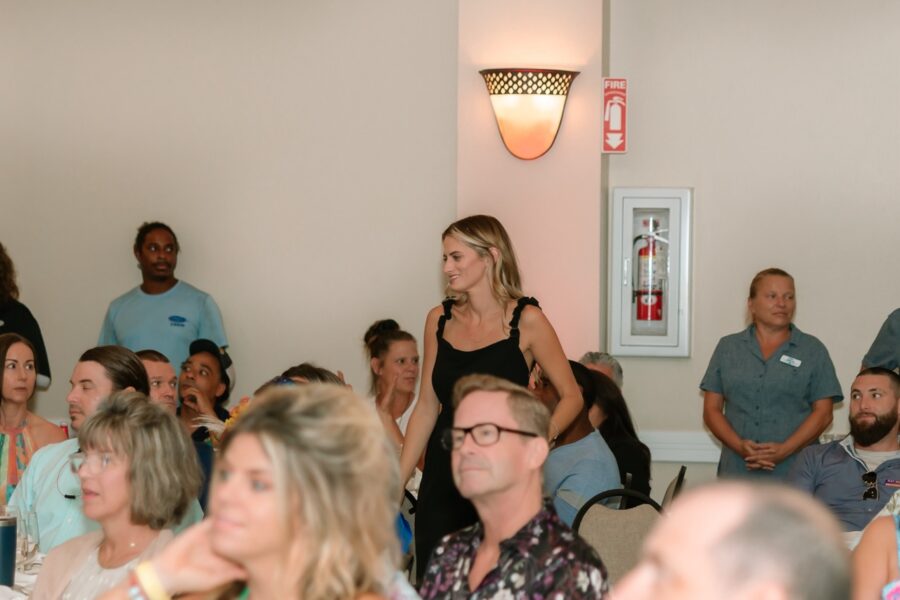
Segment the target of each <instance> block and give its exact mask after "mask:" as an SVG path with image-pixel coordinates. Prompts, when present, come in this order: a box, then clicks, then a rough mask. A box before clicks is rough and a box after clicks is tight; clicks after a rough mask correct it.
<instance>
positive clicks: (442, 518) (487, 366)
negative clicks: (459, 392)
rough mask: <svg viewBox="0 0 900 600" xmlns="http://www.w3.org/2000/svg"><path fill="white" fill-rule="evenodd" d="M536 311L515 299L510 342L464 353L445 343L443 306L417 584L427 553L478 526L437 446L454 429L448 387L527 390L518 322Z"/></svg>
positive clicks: (419, 511) (447, 315) (447, 304)
mask: <svg viewBox="0 0 900 600" xmlns="http://www.w3.org/2000/svg"><path fill="white" fill-rule="evenodd" d="M529 304H530V305H532V306H538V303H537V300H535V299H534V298H520V299H519V301H518V303H517V304H516V308H515V310H514V311H513V316H512V320H511V321H510V322H509V330H510V331H509V337H508V338H506V339H505V340H500V341H499V342H495V343H493V344H491V345H489V346H485V347H484V348H479V349H477V350H471V351H468V352H465V351H462V350H457V349H456V348H454V347H453V346H451V345H450V343H449V342H447V340H445V339H444V324H445V323H446V322H447V319H451V318H453V317H452V314H451V312H450V309H451V307H452V306H453V300H445V301H444V302H443V305H444V314H443V315H442V316H441V318H440V320H439V321H438V327H437V342H438V346H437V355H436V356H435V359H434V369H433V371H432V374H431V385H432V387H433V388H434V393H435V396H436V397H437V400H438V402H440V403H441V412H440V414H439V415H438V418H437V421H436V422H435V425H434V430H433V431H432V432H431V437H430V438H428V446H427V449H426V451H425V469H424V471H423V472H422V483H421V485H420V486H419V502H418V506H417V508H416V572H417V574H418V578H417V581H421V577H422V575H423V574H424V573H425V567H426V565H427V563H428V559H429V557H430V556H431V551H432V550H433V549H434V547H435V546H437V544H438V542H439V541H440V540H441V538H442V537H444V536H445V535H447V534H448V533H453V532H454V531H457V530H459V529H462V528H464V527H468V526H469V525H472V524H473V523H475V521H477V520H478V515H477V514H476V513H475V508H474V507H473V506H472V503H471V502H469V501H468V500H466V499H465V498H463V497H462V496H460V494H459V492H458V491H457V490H456V485H455V484H454V483H453V475H452V473H451V472H450V453H449V452H448V451H447V450H445V449H444V447H443V446H442V445H441V434H442V433H443V431H444V430H445V429H448V428H449V427H452V426H453V386H454V384H455V383H456V381H457V380H458V379H459V378H461V377H463V376H465V375H472V374H475V373H480V374H484V375H494V376H496V377H502V378H504V379H508V380H509V381H512V382H513V383H517V384H519V385H522V386H525V385H528V374H529V371H530V367H529V365H528V363H527V361H526V360H525V357H524V356H523V355H522V351H521V350H520V349H519V317H520V316H521V315H522V309H524V308H525V306H526V305H529Z"/></svg>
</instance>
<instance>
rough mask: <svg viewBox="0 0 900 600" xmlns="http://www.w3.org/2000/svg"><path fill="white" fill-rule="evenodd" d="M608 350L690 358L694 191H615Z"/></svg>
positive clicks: (684, 189) (660, 189) (612, 205)
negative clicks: (691, 249) (692, 202)
mask: <svg viewBox="0 0 900 600" xmlns="http://www.w3.org/2000/svg"><path fill="white" fill-rule="evenodd" d="M609 211H610V218H609V227H610V230H609V244H610V245H609V261H610V262H609V303H608V306H609V328H608V331H609V336H610V340H609V348H610V352H611V353H612V354H613V355H617V356H690V314H691V310H690V266H691V256H690V246H691V190H690V189H688V188H613V191H612V198H611V202H610V208H609Z"/></svg>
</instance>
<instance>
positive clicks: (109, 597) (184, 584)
mask: <svg viewBox="0 0 900 600" xmlns="http://www.w3.org/2000/svg"><path fill="white" fill-rule="evenodd" d="M211 528H212V521H209V520H206V521H203V522H202V523H199V524H197V525H195V526H193V527H191V528H190V529H188V530H187V531H185V532H184V533H182V534H181V535H179V536H178V537H176V538H175V539H174V540H172V542H171V543H170V544H169V545H168V546H166V547H165V548H164V549H163V551H162V552H160V553H159V554H157V555H156V556H155V557H154V558H152V559H150V560H148V561H144V562H143V563H141V564H140V565H138V567H137V568H136V569H135V570H134V571H132V572H131V573H129V576H128V577H127V578H126V579H125V581H123V582H122V583H120V584H119V585H117V586H116V587H114V588H113V589H111V590H110V591H108V592H107V593H105V594H103V595H102V596H100V598H99V600H129V598H131V596H130V595H129V593H128V589H129V588H130V587H131V580H132V574H134V573H135V572H141V573H143V572H146V571H149V577H150V578H151V579H155V580H156V581H157V582H158V583H159V585H160V587H161V588H162V590H163V591H165V592H166V593H167V594H168V595H169V596H176V595H181V594H186V593H191V592H202V591H206V590H213V589H215V588H217V587H219V586H221V585H223V584H226V583H229V582H231V581H239V580H243V579H246V577H247V573H246V571H244V569H243V568H242V567H240V566H239V565H237V564H235V563H233V562H231V561H229V560H226V559H224V558H222V557H221V556H219V555H218V554H216V553H215V552H214V551H213V549H212V546H211V545H210V541H209V530H210V529H211ZM139 569H140V571H139ZM142 583H143V582H142ZM146 595H147V594H145V596H146Z"/></svg>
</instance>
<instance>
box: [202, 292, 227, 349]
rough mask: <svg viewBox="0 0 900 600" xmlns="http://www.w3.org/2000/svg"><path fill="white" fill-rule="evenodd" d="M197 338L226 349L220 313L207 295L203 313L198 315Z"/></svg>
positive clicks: (214, 302) (216, 305) (223, 326)
mask: <svg viewBox="0 0 900 600" xmlns="http://www.w3.org/2000/svg"><path fill="white" fill-rule="evenodd" d="M198 329H199V334H198V337H200V338H204V339H207V340H212V341H214V342H215V343H216V344H217V345H218V346H219V347H220V348H227V347H228V338H227V337H226V336H225V325H224V324H223V323H222V311H220V310H219V305H218V304H216V301H215V300H213V297H212V296H210V295H207V296H206V298H205V299H204V301H203V312H202V313H201V315H200V324H199V328H198Z"/></svg>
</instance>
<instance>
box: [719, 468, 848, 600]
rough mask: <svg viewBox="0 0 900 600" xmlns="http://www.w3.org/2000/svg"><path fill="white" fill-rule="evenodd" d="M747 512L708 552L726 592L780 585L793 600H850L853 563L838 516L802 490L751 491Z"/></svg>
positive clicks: (762, 488) (767, 487) (767, 488)
mask: <svg viewBox="0 0 900 600" xmlns="http://www.w3.org/2000/svg"><path fill="white" fill-rule="evenodd" d="M750 493H751V497H750V499H749V503H750V505H749V507H748V510H749V513H748V515H747V516H746V518H745V519H743V520H742V521H741V523H740V524H739V525H738V526H737V527H735V528H734V529H732V530H731V531H730V532H728V533H726V534H725V535H724V536H722V538H721V539H720V540H719V541H718V542H717V543H716V544H715V545H714V546H713V548H712V549H711V550H710V555H711V556H712V557H713V558H712V559H713V561H714V563H715V564H716V565H717V567H718V568H717V571H718V573H719V577H720V581H721V585H722V588H723V589H729V590H737V589H739V588H740V587H742V586H744V585H752V584H753V583H755V582H760V581H764V580H765V581H778V582H780V583H781V584H782V585H783V586H784V588H785V590H786V592H787V594H788V596H787V597H788V598H790V600H846V598H849V597H850V563H849V559H848V554H847V550H846V547H845V546H844V544H843V541H842V539H841V535H840V530H839V528H838V527H837V524H836V523H835V521H834V518H833V517H832V516H831V515H830V514H829V513H828V512H827V511H826V510H825V508H824V507H822V506H821V505H819V504H818V503H815V502H811V501H810V499H809V498H808V497H805V496H802V495H801V494H799V492H797V491H794V490H790V489H786V488H781V487H777V486H774V485H763V486H758V487H755V488H754V489H753V490H751V492H750Z"/></svg>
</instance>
